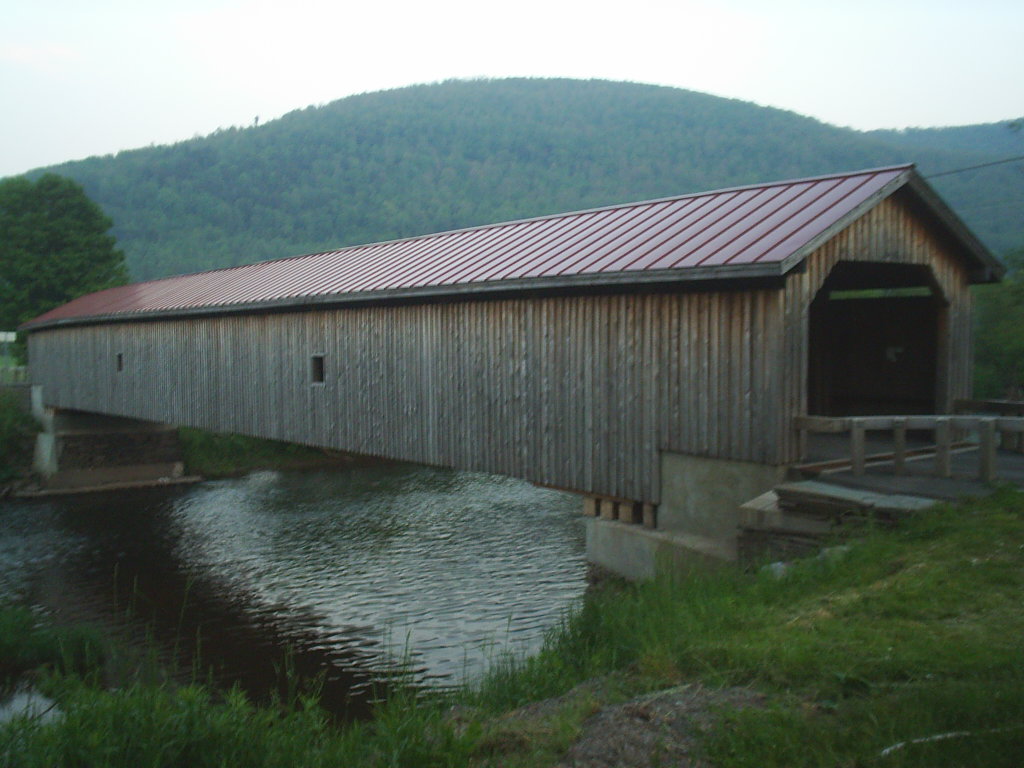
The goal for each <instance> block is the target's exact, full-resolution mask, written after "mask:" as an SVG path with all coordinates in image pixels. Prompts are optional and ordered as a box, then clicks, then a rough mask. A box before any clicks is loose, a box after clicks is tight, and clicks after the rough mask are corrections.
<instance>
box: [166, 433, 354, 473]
mask: <svg viewBox="0 0 1024 768" xmlns="http://www.w3.org/2000/svg"><path fill="white" fill-rule="evenodd" d="M178 436H179V438H180V440H181V447H182V452H183V453H184V458H185V467H186V469H187V471H188V472H189V473H190V474H196V475H203V476H205V477H224V476H230V475H237V474H242V473H244V472H249V471H252V470H254V469H272V468H286V467H305V466H314V465H321V464H332V463H337V462H339V461H344V460H345V457H344V454H339V453H337V452H334V451H328V450H325V449H322V448H310V447H309V446H305V445H297V444H295V443H284V442H279V441H276V440H261V439H259V438H255V437H245V436H244V435H231V434H220V433H215V432H206V431H203V430H199V429H189V428H181V429H179V430H178Z"/></svg>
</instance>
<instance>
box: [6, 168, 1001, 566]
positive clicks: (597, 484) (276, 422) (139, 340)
mask: <svg viewBox="0 0 1024 768" xmlns="http://www.w3.org/2000/svg"><path fill="white" fill-rule="evenodd" d="M1001 272H1002V268H1001V266H1000V264H999V263H998V261H996V260H995V259H994V258H993V257H992V256H991V254H989V253H988V251H987V250H986V249H985V248H984V246H983V245H981V243H979V241H978V240H977V239H976V238H975V237H974V236H973V235H972V234H971V233H970V232H969V231H968V230H967V229H966V228H965V226H964V225H963V224H962V223H961V222H960V220H959V219H958V218H957V217H956V215H955V214H954V213H953V212H952V211H951V210H950V209H949V208H948V207H947V206H946V205H945V204H944V203H943V202H942V201H941V200H940V199H939V198H938V197H937V195H936V194H935V193H934V192H933V191H932V189H931V188H930V187H929V186H928V184H927V183H926V182H925V181H923V180H922V178H921V177H920V176H919V175H918V174H917V173H916V172H915V170H914V168H913V167H912V166H899V167H891V168H883V169H874V170H867V171H859V172H854V173H844V174H838V175H832V176H823V177H818V178H809V179H800V180H795V181H785V182H778V183H769V184H759V185H755V186H748V187H740V188H733V189H725V190H720V191H715V192H709V193H705V194H692V195H684V196H681V197H675V198H669V199H663V200H655V201H647V202H640V203H633V204H628V205H617V206H612V207H607V208H600V209H595V210H588V211H581V212H575V213H568V214H562V215H557V216H546V217H542V218H537V219H530V220H524V221H515V222H509V223H502V224H495V225H490V226H482V227H474V228H471V229H464V230H458V231H453V232H445V233H441V234H434V235H427V236H423V237H415V238H410V239H406V240H399V241H392V242H385V243H376V244H372V245H365V246H358V247H350V248H344V249H342V250H338V251H331V252H328V253H318V254H313V255H308V256H300V257H295V258H289V259H282V260H277V261H269V262H263V263H257V264H251V265H248V266H241V267H236V268H231V269H222V270H216V271H212V272H204V273H200V274H193V275H185V276H180V277H172V278H167V279H163V280H156V281H152V282H147V283H140V284H136V285H128V286H124V287H119V288H114V289H110V290H107V291H103V292H100V293H96V294H91V295H88V296H85V297H82V298H80V299H77V300H75V301H72V302H71V303H69V304H67V305H64V306H62V307H59V308H57V309H55V310H53V311H52V312H49V313H47V314H45V315H42V316H41V317H38V318H36V319H35V320H33V321H31V322H29V323H27V324H26V326H25V327H24V329H23V330H26V331H28V332H29V350H30V361H31V372H32V379H33V382H34V383H35V384H37V385H40V386H41V388H42V390H41V391H42V398H43V401H44V403H45V405H46V406H48V407H50V408H53V409H58V410H59V411H63V412H66V411H81V412H88V413H93V414H107V415H113V416H120V417H130V418H132V419H141V420H146V421H151V422H161V423H166V424H175V425H189V426H195V427H201V428H204V429H209V430H216V431H223V432H236V433H242V434H246V435H254V436H259V437H265V438H273V439H277V440H287V441H293V442H297V443H306V444H311V445H318V446H326V447H331V448H337V449H341V450H344V451H352V452H357V453H364V454H371V455H378V456H384V457H389V458H395V459H402V460H408V461H413V462H421V463H425V464H432V465H443V466H449V467H455V468H458V469H465V470H479V471H483V472H490V473H496V474H503V475H511V476H515V477H521V478H525V479H527V480H530V481H533V482H535V483H538V484H543V485H548V486H553V487H557V488H563V489H568V490H572V491H576V492H578V493H580V494H583V495H584V496H585V497H586V498H587V499H588V501H587V503H586V506H587V508H588V510H590V511H594V512H597V513H598V517H597V518H596V519H594V520H593V521H591V523H590V526H591V530H590V532H589V534H588V539H589V541H590V546H591V550H592V557H594V558H595V559H596V560H598V561H602V562H606V564H611V565H613V567H618V568H619V570H624V569H623V568H621V567H619V566H616V563H619V562H621V561H622V560H623V558H625V559H626V560H629V559H636V560H644V559H645V558H646V560H647V561H650V562H653V558H654V556H655V555H654V553H655V552H657V551H660V550H661V549H664V547H666V546H674V545H675V544H683V545H685V546H689V547H691V548H693V549H697V550H699V551H704V552H709V553H712V554H717V555H720V556H724V557H731V556H733V555H734V554H735V540H736V520H737V512H736V510H737V507H738V506H739V504H741V503H742V502H744V501H747V500H749V499H750V498H752V497H754V496H757V495H758V494H759V493H762V492H763V491H765V490H766V489H768V488H770V487H772V486H773V484H775V483H777V482H778V481H779V480H780V479H781V478H782V477H783V476H784V474H785V471H786V469H787V467H789V466H791V465H793V464H794V463H796V462H799V461H800V460H801V458H802V454H803V453H804V452H805V450H806V449H805V445H804V443H803V440H802V434H803V433H802V432H801V426H803V427H806V426H807V425H806V424H801V423H800V422H798V419H799V418H801V417H806V416H808V415H819V416H851V415H862V414H872V415H876V414H943V413H949V412H951V410H952V408H953V404H954V402H955V401H957V400H959V399H962V398H967V397H969V396H970V391H971V384H970V379H971V356H972V355H971V294H970V292H969V286H970V285H971V284H973V283H982V282H989V281H993V280H997V279H998V278H999V276H1000V275H1001ZM602 515H603V517H604V518H616V519H610V520H609V519H601V516H602ZM644 522H646V526H645V525H644V524H643V523H644ZM647 567H648V566H644V568H647Z"/></svg>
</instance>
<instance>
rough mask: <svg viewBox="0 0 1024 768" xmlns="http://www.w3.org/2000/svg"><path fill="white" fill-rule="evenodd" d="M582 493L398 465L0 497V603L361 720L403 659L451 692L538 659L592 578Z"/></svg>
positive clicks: (254, 690) (418, 677) (419, 677)
mask: <svg viewBox="0 0 1024 768" xmlns="http://www.w3.org/2000/svg"><path fill="white" fill-rule="evenodd" d="M579 510H580V501H579V497H578V496H573V495H570V494H565V493H560V492H557V491H552V490H548V489H542V488H537V487H535V486H532V485H530V484H528V483H524V482H521V481H518V480H512V479H508V478H500V477H493V476H488V475H480V474H473V473H465V472H452V471H447V470H441V469H434V468H427V467H418V466H410V465H397V464H387V465H383V464H382V465H373V466H363V467H352V468H344V469H330V470H323V469H320V470H308V471H280V472H278V471H263V472H255V473H252V474H249V475H246V476H244V477H239V478H231V479H225V480H216V481H207V482H204V483H201V484H198V485H193V486H188V487H182V488H177V489H172V488H157V489H149V490H145V491H132V492H118V493H102V494H92V495H83V496H78V497H74V498H71V497H65V498H56V497H54V498H50V499H47V500H45V501H42V500H33V501H7V502H0V600H4V601H17V602H24V603H29V604H31V605H34V606H38V607H39V608H40V610H43V611H45V612H47V613H48V614H50V615H51V616H53V617H54V618H55V619H56V620H57V621H85V622H89V623H93V624H97V625H99V626H101V627H102V628H103V629H104V630H106V631H107V632H109V633H111V634H112V635H113V636H115V637H117V638H118V639H119V641H120V642H121V643H124V644H127V645H129V646H135V647H138V648H140V649H145V651H146V652H147V653H149V654H155V655H156V656H157V657H158V658H159V659H160V660H161V662H162V666H164V667H166V668H173V669H177V670H179V671H178V673H177V674H178V675H179V676H184V675H196V674H199V675H200V676H210V675H212V677H213V679H214V681H215V682H216V683H217V684H218V685H223V686H230V685H235V684H238V685H241V686H242V687H243V688H244V689H245V690H247V691H248V692H249V693H250V694H251V695H252V696H253V697H254V698H257V699H261V698H264V697H265V696H266V695H267V694H269V693H270V692H271V691H273V690H275V689H276V690H280V689H281V687H282V685H284V683H283V682H282V678H283V677H288V675H282V674H281V671H282V670H288V672H289V675H290V676H291V677H292V678H306V679H309V678H312V677H316V678H318V679H319V680H320V681H321V684H322V693H321V696H322V700H323V702H324V704H325V706H327V707H328V708H329V709H331V710H332V711H335V712H337V713H339V714H342V713H346V712H347V713H349V714H352V715H357V714H359V713H360V712H362V711H365V708H366V705H367V702H368V701H370V700H371V699H372V697H373V696H374V695H376V694H377V692H379V691H380V690H381V685H380V684H381V683H382V681H384V680H386V679H387V678H388V676H389V675H391V674H393V673H394V671H395V669H396V667H397V668H401V669H403V670H404V671H405V673H406V674H407V675H408V676H409V678H410V679H412V680H414V681H415V682H416V683H418V684H423V685H431V686H446V685H453V684H456V683H458V682H459V681H462V680H464V679H467V678H471V677H473V676H475V675H477V674H479V672H480V670H481V669H482V668H483V667H484V666H485V665H486V663H487V660H488V659H490V658H493V657H494V656H495V655H497V654H500V653H504V652H512V653H528V652H530V651H533V650H536V649H537V648H538V647H539V646H540V643H541V642H542V639H543V636H544V634H545V632H546V631H548V630H549V629H550V628H551V627H553V626H555V625H556V624H557V623H558V622H559V620H560V619H561V617H562V616H564V615H565V612H566V611H567V610H568V609H569V608H570V607H571V606H572V605H573V603H574V601H576V600H577V599H578V598H579V597H580V596H581V595H582V593H583V591H584V590H585V588H586V563H585V557H584V541H583V522H582V519H581V518H580V516H579Z"/></svg>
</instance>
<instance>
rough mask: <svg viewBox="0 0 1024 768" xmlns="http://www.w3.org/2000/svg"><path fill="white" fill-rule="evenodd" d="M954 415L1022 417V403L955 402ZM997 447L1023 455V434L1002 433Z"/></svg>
mask: <svg viewBox="0 0 1024 768" xmlns="http://www.w3.org/2000/svg"><path fill="white" fill-rule="evenodd" d="M953 412H954V413H970V414H986V415H992V416H1008V417H1014V416H1019V417H1024V402H1021V401H1020V400H957V401H955V402H954V403H953ZM999 447H1000V448H1002V449H1004V450H1007V451H1015V452H1017V453H1024V432H1003V433H1002V434H1001V436H1000V440H999Z"/></svg>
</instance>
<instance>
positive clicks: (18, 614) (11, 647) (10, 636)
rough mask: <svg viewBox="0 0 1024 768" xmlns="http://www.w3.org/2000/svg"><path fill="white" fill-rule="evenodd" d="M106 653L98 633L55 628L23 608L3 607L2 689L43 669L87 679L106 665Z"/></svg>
mask: <svg viewBox="0 0 1024 768" xmlns="http://www.w3.org/2000/svg"><path fill="white" fill-rule="evenodd" d="M107 653H108V644H107V641H106V640H105V638H104V637H103V635H102V633H101V632H100V631H99V630H96V629H93V628H91V627H87V626H73V627H56V626H53V625H52V624H49V623H48V622H45V621H42V620H41V619H40V617H38V616H37V615H36V614H34V613H33V612H32V611H31V610H29V609H28V608H25V607H23V606H13V605H8V606H0V686H2V685H3V684H5V683H10V682H11V681H12V680H13V679H14V678H16V677H17V676H18V675H21V674H23V673H25V672H28V671H32V670H38V669H40V668H47V669H51V670H57V671H61V672H64V673H71V674H76V675H83V676H87V675H89V674H91V673H92V672H94V671H96V670H98V669H99V668H100V667H101V666H102V665H103V663H104V662H105V660H106V658H107Z"/></svg>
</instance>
